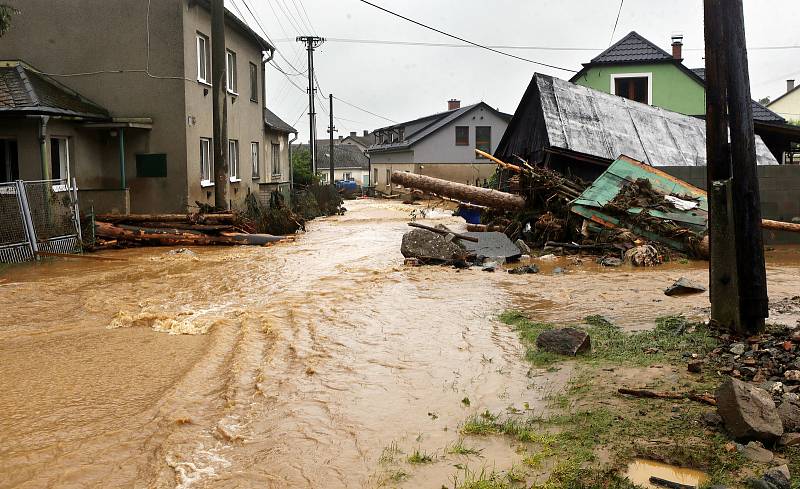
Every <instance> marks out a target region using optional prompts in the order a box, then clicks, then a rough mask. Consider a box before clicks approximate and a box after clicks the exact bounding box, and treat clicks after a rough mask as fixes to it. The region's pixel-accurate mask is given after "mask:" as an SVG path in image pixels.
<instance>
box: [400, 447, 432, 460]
mask: <svg viewBox="0 0 800 489" xmlns="http://www.w3.org/2000/svg"><path fill="white" fill-rule="evenodd" d="M406 460H408V463H410V464H429V463H431V462H433V456H432V455H431V454H429V453H428V452H426V451H424V450H420V449H419V448H417V449H416V450H414V451H413V452H411V455H409V456H408V458H407V459H406Z"/></svg>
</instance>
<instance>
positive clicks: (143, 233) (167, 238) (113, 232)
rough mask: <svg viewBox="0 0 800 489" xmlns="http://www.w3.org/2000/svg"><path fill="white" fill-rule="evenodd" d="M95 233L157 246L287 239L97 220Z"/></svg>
mask: <svg viewBox="0 0 800 489" xmlns="http://www.w3.org/2000/svg"><path fill="white" fill-rule="evenodd" d="M95 234H96V235H97V236H99V237H103V238H113V239H117V240H119V241H131V242H136V243H142V244H148V245H155V246H176V245H198V246H201V245H222V246H230V245H257V246H260V245H263V244H266V243H273V242H277V241H282V240H283V239H285V238H284V237H283V236H272V235H269V234H238V233H227V234H226V235H224V236H209V235H207V234H202V233H196V232H188V231H180V230H178V229H172V230H169V229H149V228H136V227H134V226H124V227H123V226H115V225H113V224H111V223H107V222H101V221H97V222H96V223H95Z"/></svg>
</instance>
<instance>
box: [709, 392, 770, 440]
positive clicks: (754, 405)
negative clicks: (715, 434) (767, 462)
mask: <svg viewBox="0 0 800 489" xmlns="http://www.w3.org/2000/svg"><path fill="white" fill-rule="evenodd" d="M716 398H717V412H719V414H720V416H722V419H723V421H725V428H726V429H727V430H728V432H729V433H730V434H731V436H733V437H734V438H736V439H737V440H759V441H762V442H765V443H770V444H771V443H773V442H775V441H777V440H778V439H779V438H780V437H781V435H783V425H782V424H781V418H780V417H779V416H778V411H777V410H776V409H775V403H774V402H772V396H771V395H770V394H769V393H768V392H767V391H765V390H764V389H759V388H758V387H755V386H753V385H750V384H747V383H745V382H742V381H741V380H737V379H734V378H729V379H728V380H727V381H725V382H724V383H723V384H722V385H721V386H719V388H717V391H716Z"/></svg>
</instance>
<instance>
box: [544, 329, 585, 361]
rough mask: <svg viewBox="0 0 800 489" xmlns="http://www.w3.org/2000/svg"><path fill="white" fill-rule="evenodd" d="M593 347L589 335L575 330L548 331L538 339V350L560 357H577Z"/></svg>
mask: <svg viewBox="0 0 800 489" xmlns="http://www.w3.org/2000/svg"><path fill="white" fill-rule="evenodd" d="M591 347H592V342H591V339H590V338H589V334H588V333H586V331H581V330H579V329H575V328H559V329H548V330H546V331H542V332H541V333H539V336H538V337H537V338H536V348H538V349H540V350H543V351H549V352H551V353H558V354H559V355H569V356H575V355H577V354H578V353H582V352H585V351H588V350H590V349H591Z"/></svg>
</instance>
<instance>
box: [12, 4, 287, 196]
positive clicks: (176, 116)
mask: <svg viewBox="0 0 800 489" xmlns="http://www.w3.org/2000/svg"><path fill="white" fill-rule="evenodd" d="M5 3H8V4H10V5H11V6H12V7H15V8H17V9H19V10H20V12H21V13H20V14H19V15H17V16H14V18H13V27H12V28H11V30H9V32H8V33H7V34H6V35H5V36H4V37H3V38H2V42H0V59H7V60H15V59H20V60H22V61H25V62H26V63H28V64H30V65H32V66H33V67H34V68H36V69H39V70H41V71H43V72H45V73H48V74H50V75H51V76H52V77H53V78H54V79H56V80H57V81H58V82H60V83H62V84H63V85H65V86H67V87H68V88H70V89H73V90H75V91H76V92H78V93H80V94H81V95H83V96H85V97H86V98H88V99H90V100H91V101H93V102H95V103H97V104H99V105H101V106H103V107H105V108H107V109H108V110H109V111H110V113H111V116H112V117H115V118H132V117H136V118H150V119H152V121H153V124H152V130H144V129H131V128H128V129H126V130H125V134H124V135H125V143H126V144H125V148H126V151H125V156H126V162H127V165H126V167H127V172H126V177H127V185H128V187H129V189H130V201H131V211H132V212H184V211H186V210H187V206H191V205H194V203H195V201H200V202H207V203H211V202H212V201H213V187H208V188H203V187H202V186H201V184H200V138H201V137H209V138H210V137H211V136H212V128H211V98H212V96H211V91H210V88H211V87H210V86H208V85H205V84H202V83H199V82H198V80H197V44H196V33H197V32H198V31H199V32H202V33H203V34H205V35H206V36H208V37H209V39H210V38H211V35H210V34H211V32H210V31H211V28H210V25H211V24H210V13H209V12H208V10H206V9H205V8H204V7H203V6H201V5H199V4H198V3H197V2H194V1H192V0H159V1H153V2H147V1H141V0H69V1H53V0H6V2H5ZM148 5H149V8H150V11H149V19H150V20H149V43H150V49H149V53H148V49H147V44H148V22H147V18H148ZM75 26H80V28H76V27H75ZM226 45H227V47H228V49H230V50H232V51H234V52H235V53H236V57H237V78H238V87H237V88H238V93H239V95H238V96H233V95H228V96H227V101H228V137H229V138H230V139H236V140H238V141H239V165H240V181H238V182H232V183H230V184H229V185H230V189H229V196H230V199H231V203H232V205H234V206H238V205H241V203H243V201H244V198H245V197H246V196H247V194H248V193H250V192H258V191H259V188H260V187H261V186H263V185H270V184H273V183H274V184H282V183H287V182H288V181H289V162H288V142H287V136H286V135H285V134H278V133H275V134H271V135H269V136H268V135H267V132H266V131H265V129H264V117H263V109H262V107H263V103H264V100H263V97H264V79H263V69H262V64H261V60H262V54H261V47H260V46H259V45H258V44H257V43H256V42H255V41H254V40H253V39H251V38H250V37H248V36H246V35H245V34H243V33H242V32H241V31H240V29H239V28H237V27H234V26H233V25H232V24H229V25H228V28H227V29H226ZM209 56H210V50H209ZM250 62H252V63H254V64H255V65H256V66H257V69H258V75H259V87H258V88H259V93H258V102H252V101H251V100H250V64H249V63H250ZM60 75H70V76H60ZM206 92H207V93H206ZM49 129H50V132H51V134H56V133H55V132H53V131H59V132H60V133H61V134H60V135H65V136H68V137H70V138H71V141H72V142H71V147H70V150H71V153H74V157H73V158H72V163H73V165H74V168H73V169H74V173H73V174H74V175H75V176H76V177H77V178H78V186H79V187H81V188H94V187H111V188H117V187H119V186H120V176H119V133H118V131H115V130H114V129H89V128H86V127H84V125H83V123H80V122H69V121H59V120H58V119H55V118H51V120H50V124H49ZM0 131H2V133H0V137H6V136H9V137H10V136H11V135H13V136H14V137H15V138H17V139H18V145H19V166H20V173H21V177H22V178H37V179H38V178H41V172H40V167H41V165H40V152H39V146H38V140H37V134H38V126H37V122H36V121H35V120H34V121H31V122H28V121H27V120H22V122H20V119H15V122H4V121H0ZM4 135H5V136H4ZM272 141H276V142H278V144H280V145H281V165H282V169H281V174H280V176H277V175H276V176H275V177H273V175H272V174H271V171H270V161H271V151H272V147H271V146H270V143H271V142H272ZM251 142H258V143H259V165H260V169H261V175H260V176H259V177H258V178H257V179H254V178H252V170H251V160H250V143H251ZM137 153H164V154H166V155H167V177H166V178H161V177H156V178H153V177H149V178H138V177H137V176H136V154H137Z"/></svg>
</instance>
